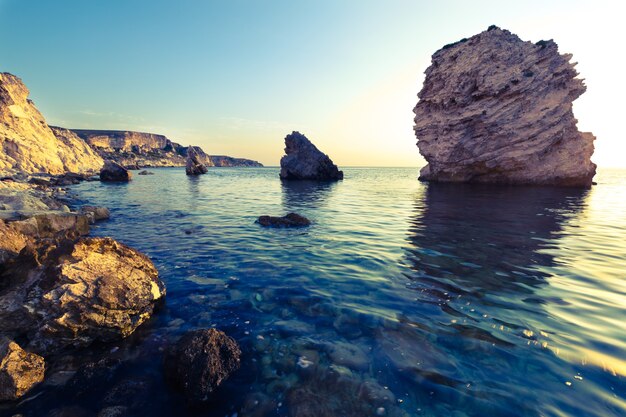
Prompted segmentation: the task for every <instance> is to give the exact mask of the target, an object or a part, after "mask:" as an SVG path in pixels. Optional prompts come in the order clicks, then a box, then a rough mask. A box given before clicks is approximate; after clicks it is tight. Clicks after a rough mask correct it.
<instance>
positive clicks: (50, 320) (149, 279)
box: [0, 238, 165, 353]
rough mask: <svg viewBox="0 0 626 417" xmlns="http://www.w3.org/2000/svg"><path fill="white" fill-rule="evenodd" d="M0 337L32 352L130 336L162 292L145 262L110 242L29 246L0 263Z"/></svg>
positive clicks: (154, 272) (92, 240)
mask: <svg viewBox="0 0 626 417" xmlns="http://www.w3.org/2000/svg"><path fill="white" fill-rule="evenodd" d="M0 281H11V285H8V286H7V287H5V291H3V292H2V293H0V331H2V332H4V333H7V334H15V335H24V333H26V335H25V336H26V337H27V338H28V339H29V340H30V344H29V347H31V348H32V349H33V350H35V351H36V352H42V353H46V352H54V351H56V350H57V349H60V348H63V347H82V346H87V345H89V344H91V343H92V342H94V341H113V340H118V339H121V338H124V337H126V336H128V335H130V334H131V333H132V332H133V331H134V330H135V329H136V328H137V327H138V326H139V325H140V324H142V323H143V322H144V321H146V320H147V319H148V318H150V316H151V314H152V312H153V309H154V306H155V303H156V302H157V301H158V300H160V299H161V298H162V297H163V296H164V295H165V287H164V285H163V283H162V282H161V281H160V280H159V278H158V273H157V270H156V268H155V267H154V265H153V264H152V262H151V261H150V259H148V257H147V256H145V255H143V254H141V253H139V252H137V251H136V250H134V249H131V248H129V247H127V246H125V245H123V244H121V243H118V242H116V241H114V240H113V239H110V238H81V239H79V240H77V241H73V240H69V239H61V240H58V241H54V242H43V243H41V244H38V245H29V246H27V247H26V248H24V249H23V250H22V252H21V253H20V255H19V256H18V257H17V258H15V259H13V260H12V261H10V262H8V263H7V264H5V267H4V273H3V275H2V276H1V277H0Z"/></svg>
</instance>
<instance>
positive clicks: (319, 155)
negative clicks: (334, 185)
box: [280, 132, 343, 181]
mask: <svg viewBox="0 0 626 417" xmlns="http://www.w3.org/2000/svg"><path fill="white" fill-rule="evenodd" d="M285 154H286V155H285V156H283V157H282V158H281V160H280V178H281V179H284V180H322V181H335V180H341V179H343V171H339V169H338V168H337V165H335V164H334V163H333V161H331V159H330V158H329V157H328V155H326V154H324V153H323V152H321V151H320V150H319V149H317V147H315V145H313V144H312V143H311V141H309V139H307V137H306V136H304V135H303V134H301V133H300V132H292V133H291V134H289V135H287V136H286V137H285Z"/></svg>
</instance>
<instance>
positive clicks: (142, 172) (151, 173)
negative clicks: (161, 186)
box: [138, 169, 154, 175]
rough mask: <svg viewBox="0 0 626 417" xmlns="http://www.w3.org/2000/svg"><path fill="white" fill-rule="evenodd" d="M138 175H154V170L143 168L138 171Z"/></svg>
mask: <svg viewBox="0 0 626 417" xmlns="http://www.w3.org/2000/svg"><path fill="white" fill-rule="evenodd" d="M138 175H154V172H152V171H146V170H145V169H144V170H143V171H140V172H139V174H138Z"/></svg>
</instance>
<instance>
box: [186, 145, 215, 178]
mask: <svg viewBox="0 0 626 417" xmlns="http://www.w3.org/2000/svg"><path fill="white" fill-rule="evenodd" d="M208 171H209V170H208V169H207V167H206V166H205V165H204V164H203V163H202V161H201V160H200V155H199V153H198V150H197V149H196V147H195V146H190V147H189V148H188V149H187V165H186V166H185V173H186V174H187V175H202V174H206V173H207V172H208Z"/></svg>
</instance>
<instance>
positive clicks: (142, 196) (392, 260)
mask: <svg viewBox="0 0 626 417" xmlns="http://www.w3.org/2000/svg"><path fill="white" fill-rule="evenodd" d="M152 171H153V172H154V173H155V175H153V176H135V179H134V180H133V181H132V182H131V183H130V184H102V183H97V182H96V183H83V184H80V185H79V186H76V187H74V191H75V192H76V193H77V195H78V196H79V197H80V198H81V199H82V200H83V201H84V202H85V203H86V202H89V203H91V204H97V205H104V206H107V207H110V208H111V209H112V210H111V211H112V218H111V220H110V221H107V222H103V223H100V224H99V225H97V226H96V227H95V228H94V230H93V234H94V235H102V236H112V237H114V238H116V239H118V240H120V241H122V242H124V243H126V244H128V245H130V246H132V247H135V248H137V249H139V250H140V251H142V252H144V253H146V254H147V255H149V256H150V257H151V258H152V259H153V260H154V262H155V264H156V265H157V267H158V269H159V271H160V274H161V277H162V279H163V281H164V282H165V283H166V285H167V291H168V294H167V299H166V303H165V306H164V307H163V308H162V309H161V310H160V311H159V312H158V313H157V314H155V316H154V318H153V319H152V320H151V321H150V322H148V323H147V324H145V325H143V326H142V327H141V328H140V329H139V330H138V331H137V332H136V334H135V335H133V336H132V337H131V338H129V339H128V340H125V341H123V342H122V343H117V344H112V345H105V346H95V347H94V348H93V349H91V350H90V351H89V352H90V353H84V354H82V356H80V357H77V356H76V355H68V357H67V358H60V359H59V360H58V362H59V363H62V364H63V365H62V366H61V365H59V366H56V367H55V369H51V370H50V371H49V377H48V382H46V383H45V384H44V385H43V386H42V387H40V388H39V389H37V390H36V391H34V392H33V393H32V395H30V397H29V398H28V399H27V400H26V401H24V402H22V403H21V404H20V405H18V406H17V407H13V408H12V409H11V410H6V409H5V410H3V411H1V410H0V412H7V413H8V414H7V415H12V414H13V413H15V412H18V411H19V412H22V413H24V415H25V416H39V415H54V413H55V412H56V413H57V415H64V416H65V415H67V416H70V415H72V416H74V415H76V416H83V415H85V416H89V415H94V416H95V415H97V413H98V411H99V410H101V409H102V408H104V407H106V406H111V405H116V404H125V405H127V406H130V411H128V413H131V414H132V415H137V416H140V415H141V416H144V415H145V416H148V415H149V416H185V415H206V416H235V415H236V416H259V417H260V416H368V415H371V416H376V415H383V416H422V415H424V416H457V417H461V416H512V415H524V416H574V415H576V416H623V415H626V380H625V377H626V268H625V266H626V265H625V264H626V171H610V170H607V171H600V173H599V175H598V176H597V181H598V183H599V184H598V185H597V186H596V187H594V188H593V189H592V190H589V191H581V190H571V189H556V188H533V187H528V188H526V187H515V188H509V187H488V186H468V185H463V186H455V185H437V184H431V185H427V184H422V183H419V182H418V181H417V180H416V177H417V174H418V170H417V169H392V168H385V169H380V168H379V169H374V168H363V169H359V168H353V169H346V170H345V174H346V175H345V176H346V179H345V180H344V181H342V182H339V183H335V184H324V183H313V182H311V183H310V182H294V183H281V182H280V180H279V179H278V170H277V169H274V168H263V169H249V168H248V169H240V168H239V169H238V168H233V169H228V168H227V169H213V170H211V171H209V173H208V174H207V175H204V176H201V177H198V178H188V177H187V176H185V174H184V170H182V169H174V168H169V169H153V170H152ZM291 211H296V212H298V213H300V214H303V215H305V216H307V217H309V218H310V219H311V220H312V221H313V222H314V224H313V225H312V226H311V227H310V228H306V229H298V230H286V229H263V228H261V227H259V226H258V225H256V224H255V223H254V221H255V219H256V218H257V217H258V216H259V215H263V214H271V215H282V214H286V213H288V212H291ZM210 326H216V327H218V328H219V329H222V330H224V331H226V332H227V333H228V334H230V335H231V336H233V337H234V338H235V339H236V340H237V341H238V342H239V344H240V345H241V346H242V350H243V362H242V369H241V370H240V371H239V372H238V373H237V374H236V375H235V376H234V377H233V378H231V380H229V381H228V382H227V383H226V384H225V385H224V386H223V387H222V389H221V390H220V391H219V393H218V394H217V395H216V396H215V397H216V400H215V402H214V403H213V404H211V405H210V406H209V407H208V408H206V409H203V410H189V409H187V408H186V407H185V405H184V403H183V401H182V399H181V398H180V397H179V396H178V395H177V394H174V393H172V392H171V391H170V390H169V389H168V388H167V386H166V385H165V383H164V382H163V378H162V362H161V361H162V350H163V348H164V346H166V345H167V343H168V342H170V341H172V340H175V339H176V338H177V337H178V336H179V335H180V334H181V333H183V332H184V331H186V330H189V329H194V328H200V327H210ZM105 356H106V357H109V358H112V359H113V360H115V361H117V360H119V361H121V362H120V363H121V364H119V365H114V366H111V369H110V372H108V373H107V375H106V377H104V378H100V379H97V381H98V386H97V389H90V388H85V389H78V390H77V389H76V387H75V385H74V386H73V385H72V384H71V383H65V381H66V380H67V379H68V378H71V375H72V372H73V370H76V369H78V368H80V367H82V366H83V365H84V363H86V362H88V361H95V360H98V359H100V358H102V357H105ZM114 363H116V364H117V363H118V362H114ZM54 409H56V410H57V411H52V410H54ZM60 412H64V413H66V414H58V413H60ZM68 413H69V414H68Z"/></svg>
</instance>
